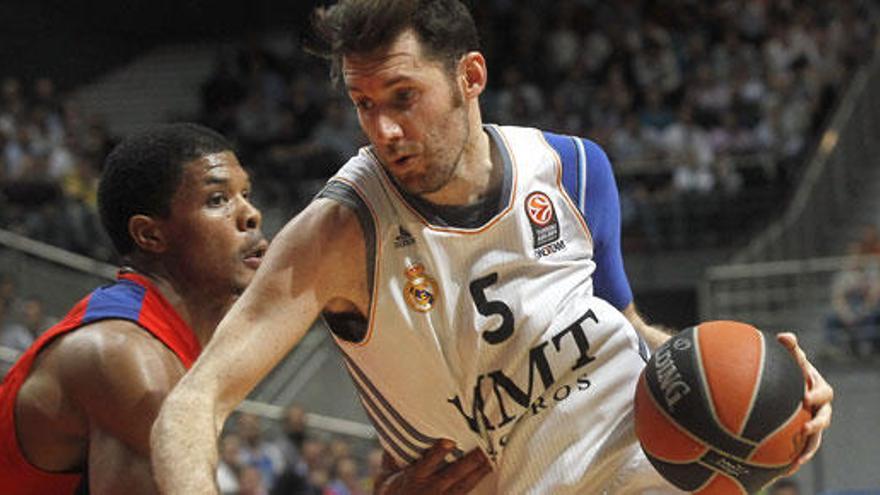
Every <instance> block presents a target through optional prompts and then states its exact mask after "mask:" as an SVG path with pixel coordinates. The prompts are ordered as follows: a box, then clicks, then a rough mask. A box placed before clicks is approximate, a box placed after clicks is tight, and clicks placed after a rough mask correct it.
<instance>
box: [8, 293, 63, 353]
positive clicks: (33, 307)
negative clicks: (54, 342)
mask: <svg viewBox="0 0 880 495" xmlns="http://www.w3.org/2000/svg"><path fill="white" fill-rule="evenodd" d="M19 320H20V321H17V322H12V323H8V324H7V325H6V326H5V327H3V328H2V329H0V345H2V346H4V347H9V348H11V349H17V350H19V351H24V350H25V349H27V348H28V347H30V345H31V344H32V343H33V342H34V340H36V338H37V337H39V336H40V333H41V332H42V331H43V330H45V329H46V328H49V327H51V326H52V324H53V323H54V320H53V319H52V318H49V317H47V316H46V315H45V313H44V311H43V302H42V301H41V300H40V299H39V298H36V297H30V298H27V299H25V301H24V304H22V307H21V318H20V319H19Z"/></svg>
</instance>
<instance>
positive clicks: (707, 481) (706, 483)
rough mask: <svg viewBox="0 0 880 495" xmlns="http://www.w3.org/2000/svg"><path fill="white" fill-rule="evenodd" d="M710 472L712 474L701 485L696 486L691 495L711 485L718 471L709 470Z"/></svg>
mask: <svg viewBox="0 0 880 495" xmlns="http://www.w3.org/2000/svg"><path fill="white" fill-rule="evenodd" d="M698 464H699V462H698ZM710 470H711V469H710ZM711 471H712V474H711V475H710V476H709V477H708V478H707V479H706V481H705V482H704V483H703V484H702V485H700V486H698V487H697V488H696V489H695V490H693V491H692V492H691V493H697V492H698V491H700V490H702V489H704V488H706V487H707V486H709V485H710V484H711V483H712V481H714V480H715V478H717V477H718V476H719V474H718V471H715V470H711Z"/></svg>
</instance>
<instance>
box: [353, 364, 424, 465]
mask: <svg viewBox="0 0 880 495" xmlns="http://www.w3.org/2000/svg"><path fill="white" fill-rule="evenodd" d="M352 382H353V383H354V385H355V387H356V388H357V389H358V392H359V395H360V396H361V401H362V402H363V403H364V409H366V411H367V414H369V415H370V418H371V419H372V420H373V423H374V424H375V425H376V426H381V427H383V428H384V429H385V430H387V431H389V432H390V433H391V434H393V436H394V437H395V438H396V439H397V440H398V442H400V443H402V444H403V445H402V446H403V447H406V448H407V449H409V450H410V452H414V453H418V454H420V453H421V452H422V451H424V449H425V448H427V447H429V445H415V444H414V443H412V442H411V441H410V440H409V439H408V438H406V437H405V436H404V435H403V433H401V432H400V431H399V430H398V429H397V428H395V427H394V425H393V424H392V423H391V421H390V420H389V419H388V417H387V416H385V413H384V412H383V411H382V408H381V407H379V406H378V405H377V404H376V403H375V402H373V398H372V397H370V395H369V394H368V393H367V392H366V391H365V390H364V389H363V385H362V384H361V383H359V381H358V379H356V378H354V377H352Z"/></svg>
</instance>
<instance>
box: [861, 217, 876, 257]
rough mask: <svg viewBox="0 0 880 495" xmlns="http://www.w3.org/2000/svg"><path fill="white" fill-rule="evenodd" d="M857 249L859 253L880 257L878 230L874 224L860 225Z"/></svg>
mask: <svg viewBox="0 0 880 495" xmlns="http://www.w3.org/2000/svg"><path fill="white" fill-rule="evenodd" d="M858 250H859V254H863V255H866V256H873V257H875V258H877V257H880V230H878V229H877V226H876V225H873V224H869V225H865V226H864V227H862V235H861V239H859V247H858Z"/></svg>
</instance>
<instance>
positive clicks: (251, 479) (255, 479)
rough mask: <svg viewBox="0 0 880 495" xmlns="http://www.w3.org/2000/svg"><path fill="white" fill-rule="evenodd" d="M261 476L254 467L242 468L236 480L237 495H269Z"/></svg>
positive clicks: (264, 479)
mask: <svg viewBox="0 0 880 495" xmlns="http://www.w3.org/2000/svg"><path fill="white" fill-rule="evenodd" d="M263 474H264V473H263V471H262V470H261V469H260V468H258V467H256V466H249V465H245V466H243V467H242V468H241V475H240V476H239V478H238V486H239V491H238V495H269V491H268V490H267V489H266V478H265V476H263Z"/></svg>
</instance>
